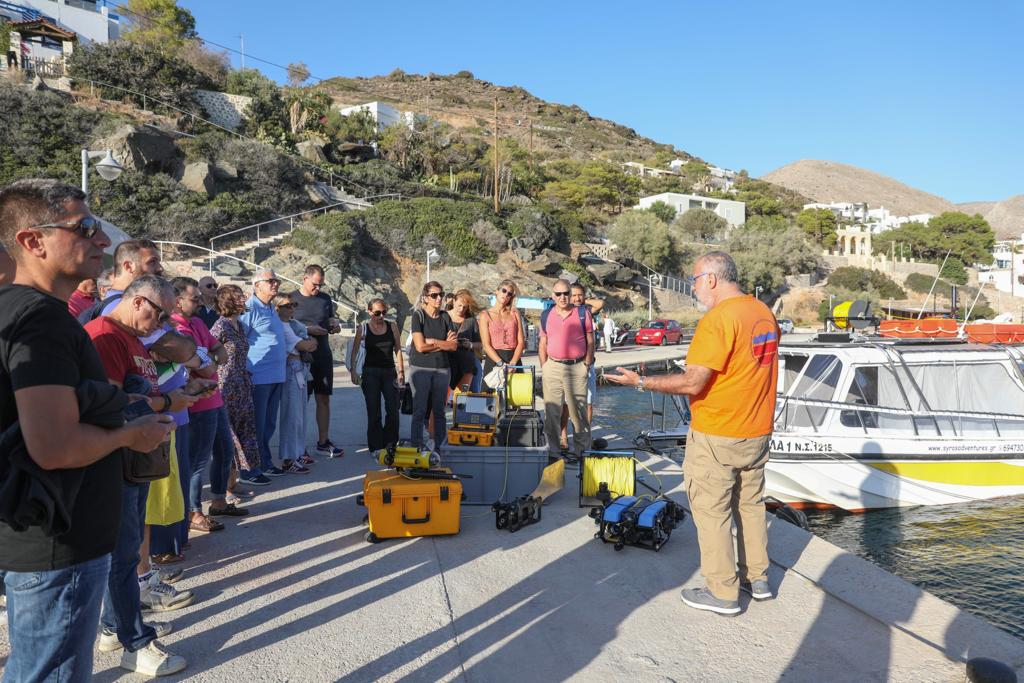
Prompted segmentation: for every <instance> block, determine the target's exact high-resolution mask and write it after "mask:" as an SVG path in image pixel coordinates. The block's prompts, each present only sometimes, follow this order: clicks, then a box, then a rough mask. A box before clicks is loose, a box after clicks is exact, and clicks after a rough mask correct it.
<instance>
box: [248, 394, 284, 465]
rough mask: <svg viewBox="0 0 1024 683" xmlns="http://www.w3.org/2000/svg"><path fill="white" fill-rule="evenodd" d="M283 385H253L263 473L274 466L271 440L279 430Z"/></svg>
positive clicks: (257, 435) (253, 400) (257, 437)
mask: <svg viewBox="0 0 1024 683" xmlns="http://www.w3.org/2000/svg"><path fill="white" fill-rule="evenodd" d="M282 386H284V385H283V383H280V382H279V383H277V384H254V385H252V403H253V407H254V408H256V440H257V441H258V442H259V445H260V468H261V469H263V471H266V470H269V469H270V468H271V467H273V466H274V460H273V458H272V457H271V455H270V439H271V437H273V436H274V430H275V429H276V428H277V413H278V410H279V409H280V407H281V388H282Z"/></svg>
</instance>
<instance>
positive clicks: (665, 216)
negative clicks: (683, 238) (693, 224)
mask: <svg viewBox="0 0 1024 683" xmlns="http://www.w3.org/2000/svg"><path fill="white" fill-rule="evenodd" d="M646 210H647V211H649V212H651V213H653V214H654V215H655V216H657V217H658V218H660V219H661V220H662V221H664V222H665V223H671V222H672V221H674V220H675V219H676V210H675V209H673V208H672V207H671V206H669V205H668V204H666V203H665V202H663V201H660V200H659V201H656V202H654V203H653V204H651V205H650V206H648V207H647V209H646Z"/></svg>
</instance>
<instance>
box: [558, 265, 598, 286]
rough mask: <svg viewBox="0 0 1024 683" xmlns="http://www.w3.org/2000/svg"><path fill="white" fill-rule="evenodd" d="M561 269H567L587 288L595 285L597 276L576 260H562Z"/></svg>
mask: <svg viewBox="0 0 1024 683" xmlns="http://www.w3.org/2000/svg"><path fill="white" fill-rule="evenodd" d="M562 270H567V271H569V272H570V273H572V274H573V275H575V276H576V277H578V278H579V279H580V282H582V283H583V284H585V285H586V286H587V287H588V288H589V287H594V286H595V285H597V278H595V277H594V274H593V273H591V272H590V271H589V270H587V268H586V266H584V265H583V264H582V263H577V262H576V261H562Z"/></svg>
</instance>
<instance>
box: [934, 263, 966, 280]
mask: <svg viewBox="0 0 1024 683" xmlns="http://www.w3.org/2000/svg"><path fill="white" fill-rule="evenodd" d="M939 276H940V277H942V278H943V279H944V280H946V281H948V282H955V283H956V284H958V285H965V284H967V270H966V269H965V268H964V264H963V263H962V262H961V261H960V259H958V258H956V257H954V256H950V257H949V258H948V259H946V264H945V265H944V266H942V269H941V270H940V271H939Z"/></svg>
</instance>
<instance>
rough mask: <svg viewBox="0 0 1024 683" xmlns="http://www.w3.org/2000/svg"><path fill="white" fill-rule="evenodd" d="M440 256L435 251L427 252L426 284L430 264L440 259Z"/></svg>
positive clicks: (429, 250)
mask: <svg viewBox="0 0 1024 683" xmlns="http://www.w3.org/2000/svg"><path fill="white" fill-rule="evenodd" d="M440 256H441V255H440V254H438V253H437V249H428V250H427V282H430V262H431V261H433V260H435V259H438V258H440Z"/></svg>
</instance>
